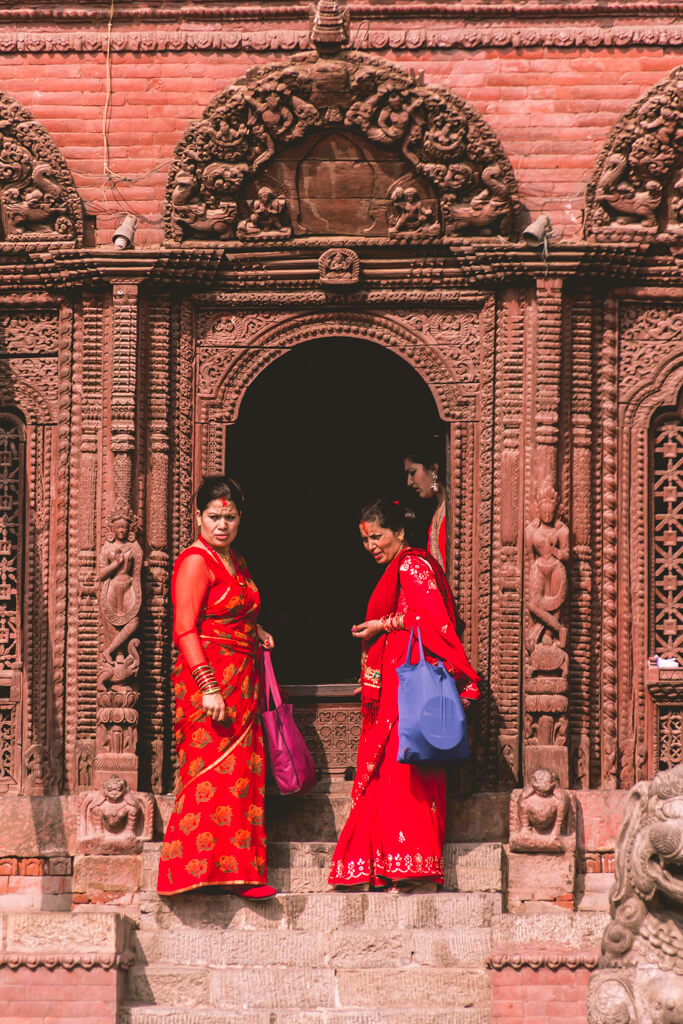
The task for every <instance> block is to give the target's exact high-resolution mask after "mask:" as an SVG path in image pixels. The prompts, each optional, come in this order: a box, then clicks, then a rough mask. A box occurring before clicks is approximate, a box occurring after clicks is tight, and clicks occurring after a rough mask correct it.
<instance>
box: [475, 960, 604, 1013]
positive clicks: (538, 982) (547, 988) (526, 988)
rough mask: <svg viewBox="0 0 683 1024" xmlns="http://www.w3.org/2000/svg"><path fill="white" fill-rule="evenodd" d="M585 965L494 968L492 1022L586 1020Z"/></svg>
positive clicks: (586, 974)
mask: <svg viewBox="0 0 683 1024" xmlns="http://www.w3.org/2000/svg"><path fill="white" fill-rule="evenodd" d="M590 974H591V972H590V971H589V970H587V969H586V968H578V969H576V970H569V969H568V968H566V967H560V968H558V969H557V970H551V969H550V968H547V967H541V968H539V969H538V970H533V969H532V968H531V967H522V968H521V970H514V969H513V968H511V967H507V968H504V969H503V970H499V971H494V972H493V981H492V986H493V995H492V1003H491V1024H560V1022H562V1024H586V992H587V990H588V981H589V979H590Z"/></svg>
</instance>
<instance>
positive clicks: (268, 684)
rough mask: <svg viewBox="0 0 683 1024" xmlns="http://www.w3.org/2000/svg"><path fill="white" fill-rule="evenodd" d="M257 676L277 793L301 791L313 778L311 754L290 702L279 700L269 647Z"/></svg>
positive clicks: (304, 790)
mask: <svg viewBox="0 0 683 1024" xmlns="http://www.w3.org/2000/svg"><path fill="white" fill-rule="evenodd" d="M259 677H260V684H261V685H260V692H259V709H260V711H261V721H262V723H263V731H264V733H265V735H266V743H267V746H268V755H269V759H270V770H271V772H272V775H273V778H274V779H275V783H276V785H277V788H278V789H279V790H280V792H281V793H284V794H287V793H305V792H306V791H307V790H309V789H311V787H312V786H315V784H316V782H317V777H316V774H315V768H314V767H313V758H312V757H311V754H310V751H309V749H308V747H307V746H306V744H305V742H304V738H303V736H302V735H301V733H300V732H299V728H298V726H297V724H296V722H295V721H294V716H293V713H292V705H291V704H283V702H282V695H281V694H280V688H279V686H278V685H277V680H276V678H275V672H274V671H273V662H272V661H271V657H270V652H269V651H264V650H262V651H261V656H260V659H259Z"/></svg>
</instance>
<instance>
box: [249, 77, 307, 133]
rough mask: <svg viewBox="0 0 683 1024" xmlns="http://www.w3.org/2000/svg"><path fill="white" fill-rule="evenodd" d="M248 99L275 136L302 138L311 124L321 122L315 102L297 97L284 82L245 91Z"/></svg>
mask: <svg viewBox="0 0 683 1024" xmlns="http://www.w3.org/2000/svg"><path fill="white" fill-rule="evenodd" d="M244 98H245V100H246V101H247V103H248V104H249V106H250V107H251V109H252V111H253V112H254V114H255V115H256V116H257V117H258V118H259V119H260V122H261V124H262V125H263V128H264V129H265V132H266V133H267V134H268V135H269V136H270V138H271V139H280V138H281V139H284V140H285V141H287V142H291V141H293V140H294V139H300V138H301V137H302V136H303V135H304V134H305V132H306V129H307V128H308V126H309V125H312V124H317V123H318V122H319V121H320V114H319V113H318V111H317V110H316V108H315V107H314V106H313V104H312V103H307V102H306V100H304V99H302V98H301V97H300V96H294V95H293V93H292V92H291V90H290V89H289V88H288V86H287V85H286V84H285V83H284V82H277V83H276V82H272V83H266V84H264V85H263V86H262V87H261V88H260V89H259V90H257V91H255V92H245V94H244Z"/></svg>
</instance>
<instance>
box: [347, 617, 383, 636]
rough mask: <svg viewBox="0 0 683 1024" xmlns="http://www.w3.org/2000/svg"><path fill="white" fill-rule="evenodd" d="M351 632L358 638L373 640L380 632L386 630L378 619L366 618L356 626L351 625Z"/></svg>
mask: <svg viewBox="0 0 683 1024" xmlns="http://www.w3.org/2000/svg"><path fill="white" fill-rule="evenodd" d="M351 632H352V633H353V635H354V636H355V637H356V638H357V639H358V640H374V638H375V637H376V636H379V634H380V633H384V632H386V630H385V629H384V626H383V625H382V623H381V622H380V621H379V619H368V621H367V622H360V623H359V624H358V625H357V626H351Z"/></svg>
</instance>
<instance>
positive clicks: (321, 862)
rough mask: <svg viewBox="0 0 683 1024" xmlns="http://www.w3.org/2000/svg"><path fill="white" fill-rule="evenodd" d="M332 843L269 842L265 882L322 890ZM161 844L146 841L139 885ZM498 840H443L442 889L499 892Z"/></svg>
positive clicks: (152, 880) (152, 869)
mask: <svg viewBox="0 0 683 1024" xmlns="http://www.w3.org/2000/svg"><path fill="white" fill-rule="evenodd" d="M334 846H335V844H334V843H330V842H307V843H294V842H269V844H268V881H269V882H270V884H271V885H273V886H275V888H276V889H278V891H279V892H291V893H308V892H325V891H327V888H328V883H327V877H328V874H329V870H330V863H331V861H332V853H333V851H334ZM160 852H161V843H146V844H145V852H144V864H143V888H145V889H148V890H153V889H154V888H155V887H156V880H157V873H158V870H159V856H160ZM504 868H505V861H504V851H503V845H502V843H446V844H445V847H444V878H445V885H444V888H445V889H447V890H450V891H458V892H502V890H503V886H504Z"/></svg>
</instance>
